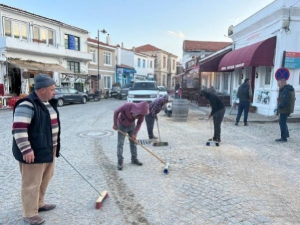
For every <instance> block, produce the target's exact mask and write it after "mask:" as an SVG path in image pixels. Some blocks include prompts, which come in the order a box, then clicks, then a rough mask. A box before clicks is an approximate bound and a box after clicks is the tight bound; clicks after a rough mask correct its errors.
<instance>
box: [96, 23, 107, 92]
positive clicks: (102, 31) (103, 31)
mask: <svg viewBox="0 0 300 225" xmlns="http://www.w3.org/2000/svg"><path fill="white" fill-rule="evenodd" d="M100 32H101V33H102V34H106V33H107V31H106V30H105V29H103V30H99V29H98V91H100V63H99V60H100V53H99V49H100V38H99V33H100Z"/></svg>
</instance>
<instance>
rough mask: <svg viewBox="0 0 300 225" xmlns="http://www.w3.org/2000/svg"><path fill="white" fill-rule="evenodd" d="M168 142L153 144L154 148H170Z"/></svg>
mask: <svg viewBox="0 0 300 225" xmlns="http://www.w3.org/2000/svg"><path fill="white" fill-rule="evenodd" d="M168 145H169V143H168V142H155V143H153V146H168Z"/></svg>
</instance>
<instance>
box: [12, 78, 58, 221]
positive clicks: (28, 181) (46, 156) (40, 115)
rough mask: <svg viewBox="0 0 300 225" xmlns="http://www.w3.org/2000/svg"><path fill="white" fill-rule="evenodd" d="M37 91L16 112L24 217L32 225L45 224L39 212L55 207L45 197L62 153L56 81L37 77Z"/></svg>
mask: <svg viewBox="0 0 300 225" xmlns="http://www.w3.org/2000/svg"><path fill="white" fill-rule="evenodd" d="M34 89H35V91H34V92H33V93H31V94H30V95H28V96H27V97H26V98H23V99H20V100H19V101H18V102H17V103H16V107H15V109H14V113H13V116H14V121H13V128H12V133H13V147H12V150H13V155H14V157H15V159H16V160H18V161H19V167H20V171H21V175H22V190H21V198H22V208H23V212H22V214H23V218H24V220H25V221H26V222H27V223H29V224H42V223H44V222H45V220H44V219H43V218H41V217H40V216H39V215H38V212H40V211H48V210H52V209H54V208H55V205H54V204H46V203H45V202H44V195H45V193H46V190H47V187H48V184H49V182H50V180H51V178H52V176H53V173H54V162H55V156H56V157H58V156H59V150H60V120H59V113H58V110H57V100H56V99H53V97H54V95H55V92H54V90H55V82H54V80H53V79H52V78H51V77H50V76H49V75H46V74H38V75H37V76H36V77H35V78H34Z"/></svg>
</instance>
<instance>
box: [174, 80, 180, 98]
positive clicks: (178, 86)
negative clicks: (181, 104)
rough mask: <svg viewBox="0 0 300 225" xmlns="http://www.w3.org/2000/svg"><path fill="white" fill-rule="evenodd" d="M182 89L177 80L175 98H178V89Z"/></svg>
mask: <svg viewBox="0 0 300 225" xmlns="http://www.w3.org/2000/svg"><path fill="white" fill-rule="evenodd" d="M179 89H180V84H179V82H178V81H177V82H176V85H175V98H178V90H179Z"/></svg>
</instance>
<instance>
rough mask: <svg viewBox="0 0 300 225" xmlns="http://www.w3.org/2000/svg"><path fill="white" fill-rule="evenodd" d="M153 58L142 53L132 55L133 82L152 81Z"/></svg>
mask: <svg viewBox="0 0 300 225" xmlns="http://www.w3.org/2000/svg"><path fill="white" fill-rule="evenodd" d="M154 59H155V58H154V57H151V56H149V55H146V54H143V53H136V52H135V54H134V68H135V70H136V74H135V75H134V79H135V80H146V79H147V80H153V79H154Z"/></svg>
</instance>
